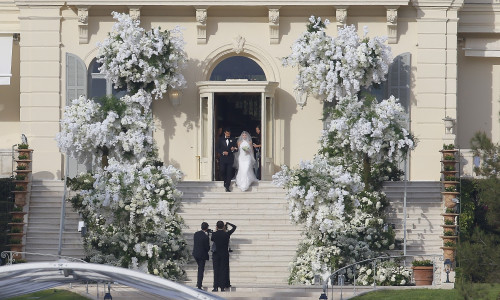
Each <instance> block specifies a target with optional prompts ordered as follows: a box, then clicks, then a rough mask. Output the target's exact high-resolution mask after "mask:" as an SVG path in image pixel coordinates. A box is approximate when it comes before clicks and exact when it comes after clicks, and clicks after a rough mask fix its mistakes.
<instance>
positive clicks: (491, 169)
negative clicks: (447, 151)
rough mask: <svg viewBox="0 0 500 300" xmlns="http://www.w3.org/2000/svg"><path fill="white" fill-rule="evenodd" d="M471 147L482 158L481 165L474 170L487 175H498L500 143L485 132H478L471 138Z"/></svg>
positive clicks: (499, 168)
mask: <svg viewBox="0 0 500 300" xmlns="http://www.w3.org/2000/svg"><path fill="white" fill-rule="evenodd" d="M471 149H472V151H473V153H474V155H475V156H479V158H480V159H481V165H480V166H479V167H475V168H474V172H476V173H477V174H479V175H482V176H485V177H498V174H499V172H500V160H499V155H500V145H499V144H493V142H492V141H491V140H490V139H489V138H488V136H486V133H484V132H477V133H476V134H475V135H474V137H473V138H472V139H471Z"/></svg>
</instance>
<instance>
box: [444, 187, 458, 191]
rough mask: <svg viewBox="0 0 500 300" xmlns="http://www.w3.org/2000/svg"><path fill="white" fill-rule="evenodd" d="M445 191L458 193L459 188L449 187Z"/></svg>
mask: <svg viewBox="0 0 500 300" xmlns="http://www.w3.org/2000/svg"><path fill="white" fill-rule="evenodd" d="M444 191H445V192H456V191H457V187H456V186H447V187H445V188H444Z"/></svg>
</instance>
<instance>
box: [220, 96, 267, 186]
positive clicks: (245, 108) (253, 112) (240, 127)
mask: <svg viewBox="0 0 500 300" xmlns="http://www.w3.org/2000/svg"><path fill="white" fill-rule="evenodd" d="M261 111H262V110H261V94H260V93H215V95H214V130H215V132H214V143H213V144H214V147H217V146H216V145H217V142H218V140H219V138H220V137H222V135H223V130H224V128H227V127H230V128H231V136H232V137H233V138H235V139H237V138H238V137H239V136H240V134H241V132H243V131H247V132H249V133H250V135H251V136H252V139H253V138H259V139H260V137H257V133H256V131H255V128H256V127H257V126H261ZM214 155H215V157H214V160H213V161H214V166H213V170H214V176H213V178H214V179H215V180H222V179H221V178H220V175H219V154H218V153H217V149H214Z"/></svg>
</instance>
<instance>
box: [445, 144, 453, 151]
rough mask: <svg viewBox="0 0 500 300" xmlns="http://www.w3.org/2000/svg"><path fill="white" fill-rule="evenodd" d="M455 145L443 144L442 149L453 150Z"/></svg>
mask: <svg viewBox="0 0 500 300" xmlns="http://www.w3.org/2000/svg"><path fill="white" fill-rule="evenodd" d="M454 149H455V145H453V144H443V150H454Z"/></svg>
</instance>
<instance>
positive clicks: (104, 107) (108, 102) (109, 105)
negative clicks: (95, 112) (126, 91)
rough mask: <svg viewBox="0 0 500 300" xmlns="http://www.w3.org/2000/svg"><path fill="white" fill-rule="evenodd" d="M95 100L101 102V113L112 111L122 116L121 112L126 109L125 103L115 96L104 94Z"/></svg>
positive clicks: (105, 113)
mask: <svg viewBox="0 0 500 300" xmlns="http://www.w3.org/2000/svg"><path fill="white" fill-rule="evenodd" d="M97 102H98V103H100V104H101V106H100V108H99V109H100V111H101V112H102V113H103V115H107V114H108V112H110V111H114V112H115V113H117V114H118V115H119V116H120V117H123V113H124V112H125V110H126V109H127V104H126V103H125V102H123V101H121V100H120V99H118V98H116V97H115V96H104V97H101V98H99V100H98V101H97Z"/></svg>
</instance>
